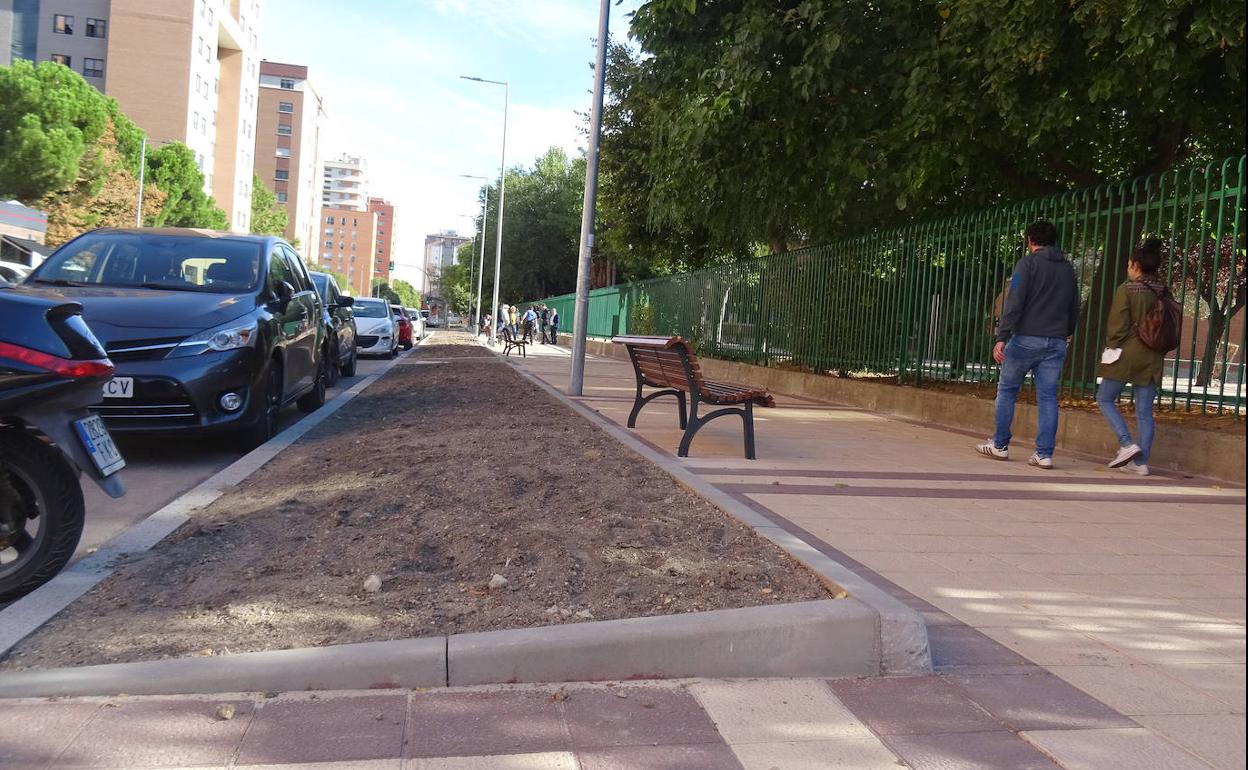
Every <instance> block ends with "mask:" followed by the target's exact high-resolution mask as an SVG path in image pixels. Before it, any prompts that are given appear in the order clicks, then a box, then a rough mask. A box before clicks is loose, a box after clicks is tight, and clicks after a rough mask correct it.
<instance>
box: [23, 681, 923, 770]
mask: <svg viewBox="0 0 1248 770" xmlns="http://www.w3.org/2000/svg"><path fill="white" fill-rule="evenodd" d="M226 704H228V705H229V706H231V707H232V708H233V710H234V711H233V717H232V718H231V719H222V718H220V717H219V716H218V709H219V708H220V707H221V706H223V705H226ZM0 724H3V725H4V726H5V729H4V730H3V731H2V732H0V767H3V768H5V770H35V769H38V770H45V769H48V768H79V769H81V768H94V769H96V770H120V769H121V768H125V769H126V770H133V769H135V768H204V769H205V770H206V769H207V768H215V769H218V770H221V769H225V768H229V769H231V770H244V769H245V770H261V768H267V769H271V770H278V769H279V768H280V769H281V770H295V769H296V768H306V769H307V770H311V769H312V768H318V769H319V770H400V768H402V770H617V769H618V770H625V769H627V770H651V769H652V770H731V769H732V768H746V769H747V770H766V769H767V768H784V770H790V769H792V770H807V769H809V770H816V768H827V767H845V768H863V769H864V770H874V769H876V768H878V769H879V770H887V769H893V770H895V768H897V767H898V766H899V764H898V763H897V761H896V758H895V756H894V755H893V753H892V752H891V751H889V750H888V749H886V748H885V747H884V746H883V744H882V743H881V742H880V740H879V739H878V738H876V737H875V735H874V734H873V733H872V732H871V731H870V730H868V729H867V727H866V726H865V725H864V724H863V723H862V722H861V721H859V720H858V719H856V718H855V717H854V716H853V715H852V714H851V713H850V712H849V711H848V710H847V709H846V708H845V707H844V706H843V705H842V704H841V702H840V700H839V699H838V698H837V697H836V696H835V695H833V693H832V690H831V689H830V688H829V686H828V683H826V682H822V681H818V680H796V681H792V680H782V681H748V682H745V681H737V682H717V681H693V682H662V683H628V684H622V683H621V684H618V685H615V686H609V685H567V686H565V687H561V688H559V687H554V686H541V687H522V686H516V687H491V688H465V689H457V690H431V691H385V692H376V691H374V692H363V693H361V692H349V693H342V692H339V693H334V692H329V693H318V694H306V693H300V694H288V695H273V697H266V696H264V695H236V696H229V695H223V696H215V697H212V698H206V697H147V698H124V697H123V698H109V699H103V698H81V699H66V700H61V701H4V702H0Z"/></svg>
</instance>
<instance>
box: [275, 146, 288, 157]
mask: <svg viewBox="0 0 1248 770" xmlns="http://www.w3.org/2000/svg"><path fill="white" fill-rule="evenodd" d="M277 157H279V158H289V157H290V148H289V147H278V148H277Z"/></svg>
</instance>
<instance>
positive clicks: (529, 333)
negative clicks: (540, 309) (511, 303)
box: [522, 305, 537, 343]
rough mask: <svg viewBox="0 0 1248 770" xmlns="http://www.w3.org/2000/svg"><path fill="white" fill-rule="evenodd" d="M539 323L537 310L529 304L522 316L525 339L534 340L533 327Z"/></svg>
mask: <svg viewBox="0 0 1248 770" xmlns="http://www.w3.org/2000/svg"><path fill="white" fill-rule="evenodd" d="M536 324H537V311H536V310H534V309H533V306H532V305H529V309H528V310H525V311H524V316H522V326H523V329H524V341H525V342H529V343H531V342H533V327H534V325H536Z"/></svg>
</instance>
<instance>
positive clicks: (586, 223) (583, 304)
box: [568, 0, 611, 396]
mask: <svg viewBox="0 0 1248 770" xmlns="http://www.w3.org/2000/svg"><path fill="white" fill-rule="evenodd" d="M610 13H611V0H602V3H601V5H600V7H599V9H598V57H597V60H596V61H595V66H594V101H593V106H592V107H591V109H590V113H589V152H588V157H587V158H586V166H585V199H584V202H583V204H582V207H581V253H580V260H579V262H578V264H577V268H576V309H575V312H573V314H572V372H571V377H570V378H569V380H568V395H569V396H579V395H582V392H583V391H584V389H585V335H586V333H587V331H588V323H589V276H590V272H591V271H592V270H593V255H594V206H595V203H596V199H597V196H598V144H599V142H598V140H599V135H600V134H601V133H602V94H603V90H604V84H605V81H606V75H607V22H608V19H609V17H610Z"/></svg>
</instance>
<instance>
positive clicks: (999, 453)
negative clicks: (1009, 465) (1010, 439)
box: [975, 440, 1010, 460]
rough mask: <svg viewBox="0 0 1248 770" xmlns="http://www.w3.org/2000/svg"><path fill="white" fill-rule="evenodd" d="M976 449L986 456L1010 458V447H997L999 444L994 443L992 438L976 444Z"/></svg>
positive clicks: (998, 458)
mask: <svg viewBox="0 0 1248 770" xmlns="http://www.w3.org/2000/svg"><path fill="white" fill-rule="evenodd" d="M975 451H976V452H979V453H980V454H981V455H983V456H984V457H989V458H992V459H993V460H1008V459H1010V448H1009V447H1006V448H1005V449H997V445H996V444H994V443H992V441H991V440H989V441H985V442H984V443H982V444H976V445H975Z"/></svg>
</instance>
